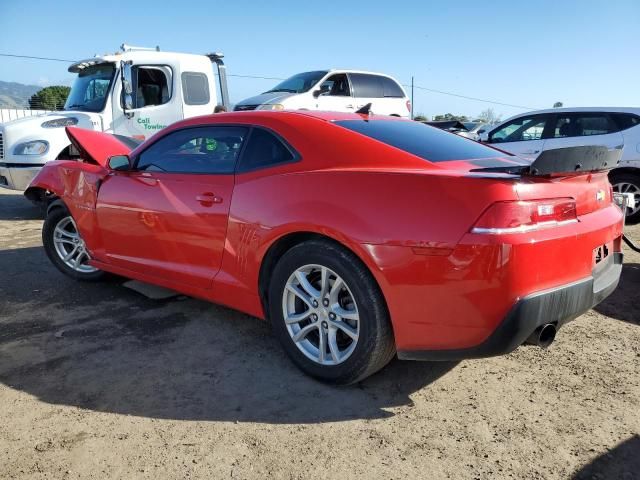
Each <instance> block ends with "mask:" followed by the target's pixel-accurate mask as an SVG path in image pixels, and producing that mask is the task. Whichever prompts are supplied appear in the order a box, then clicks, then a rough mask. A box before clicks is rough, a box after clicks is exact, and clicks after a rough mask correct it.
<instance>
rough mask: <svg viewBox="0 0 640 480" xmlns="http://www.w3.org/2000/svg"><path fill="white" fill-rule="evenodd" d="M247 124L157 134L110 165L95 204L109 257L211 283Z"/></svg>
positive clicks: (185, 280) (172, 277)
mask: <svg viewBox="0 0 640 480" xmlns="http://www.w3.org/2000/svg"><path fill="white" fill-rule="evenodd" d="M247 131H248V129H247V128H245V127H232V126H198V127H187V128H183V129H181V130H176V131H174V132H171V133H169V134H168V135H166V136H164V137H162V138H160V139H159V140H158V141H156V142H154V143H153V144H151V145H150V146H149V147H148V148H147V149H145V150H143V151H142V152H141V153H139V154H138V155H137V157H136V158H135V159H133V162H134V167H133V169H132V170H131V171H125V172H119V171H116V172H113V174H112V175H110V176H109V177H108V178H107V179H106V180H105V181H104V183H103V184H102V186H101V188H100V191H99V194H98V200H97V204H96V216H97V222H98V226H99V229H100V232H101V234H102V242H103V246H104V257H105V260H106V261H108V262H109V263H111V264H113V265H115V266H117V267H121V268H125V269H127V270H131V271H134V272H139V273H143V274H147V275H153V276H156V277H158V278H161V279H165V280H168V281H171V282H174V283H179V284H184V285H190V286H194V287H199V288H209V287H210V285H211V281H212V279H213V278H214V276H215V274H216V273H217V272H218V270H219V269H220V264H221V262H222V253H223V250H224V243H225V238H226V231H227V223H228V214H229V205H230V202H231V195H232V193H233V187H234V169H235V163H236V160H237V157H238V153H239V151H240V148H241V146H242V144H243V142H244V139H245V137H246V135H247Z"/></svg>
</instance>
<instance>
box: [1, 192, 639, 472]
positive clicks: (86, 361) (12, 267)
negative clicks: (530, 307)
mask: <svg viewBox="0 0 640 480" xmlns="http://www.w3.org/2000/svg"><path fill="white" fill-rule="evenodd" d="M41 226H42V221H41V220H40V219H38V215H37V211H36V209H34V208H32V207H31V206H30V205H29V203H28V202H26V200H24V199H23V198H22V196H21V195H19V194H15V193H9V192H5V191H3V190H2V189H0V272H1V273H0V478H2V479H7V478H55V479H62V478H123V479H124V478H126V479H131V478H150V479H158V478H231V477H232V478H265V477H273V478H285V479H288V478H295V479H297V478H340V479H345V478H371V479H373V478H375V479H378V478H380V479H382V478H398V479H400V478H434V479H435V478H452V479H476V478H479V479H496V478H497V479H501V478H518V479H521V478H526V479H555V478H562V479H565V478H577V479H578V478H585V479H625V480H628V479H636V478H640V377H639V375H638V373H639V372H640V294H639V292H640V255H638V254H634V253H632V252H630V251H628V250H627V251H626V258H625V260H626V262H625V263H626V264H625V267H624V270H623V278H622V282H621V285H620V286H619V287H618V290H617V291H616V292H615V293H614V294H613V295H612V296H611V297H610V298H609V299H608V300H606V301H605V302H604V303H603V304H601V305H600V306H598V307H597V309H596V311H590V312H588V313H587V314H585V315H583V316H582V317H580V318H579V319H578V320H576V321H575V322H573V323H571V324H570V325H568V326H567V327H565V328H563V329H562V330H561V331H560V333H559V335H558V339H557V341H556V342H555V343H554V344H553V346H552V347H551V348H550V349H549V350H546V351H542V350H540V349H538V348H536V347H523V348H520V349H519V350H517V351H516V352H514V353H512V354H510V355H507V356H505V357H500V358H491V359H486V360H475V361H465V362H460V363H432V364H427V363H412V362H399V361H394V362H392V363H391V364H390V365H389V366H388V367H387V368H386V369H384V370H383V371H382V372H380V373H378V374H377V375H375V376H374V377H372V378H370V379H368V380H366V381H365V382H363V383H361V384H359V385H356V386H352V387H346V388H333V387H329V386H326V385H323V384H320V383H317V382H315V381H313V380H311V379H309V378H307V377H305V376H304V375H302V374H301V373H299V371H298V370H297V369H296V368H295V367H293V366H292V364H291V363H290V362H289V360H288V359H287V358H286V357H285V355H284V353H283V352H282V351H281V350H280V347H279V346H278V345H277V343H276V341H275V339H274V338H272V336H271V334H270V331H269V327H268V326H267V324H266V323H264V322H261V321H258V320H256V319H254V318H251V317H248V316H246V315H243V314H240V313H237V312H234V311H232V310H228V309H225V308H222V307H219V306H216V305H211V304H207V303H204V302H201V301H197V300H192V299H185V298H180V297H178V298H174V299H171V300H163V301H153V300H150V299H148V298H146V297H143V296H142V295H140V294H137V293H135V292H133V291H131V290H129V289H127V288H124V287H123V286H122V285H121V282H118V281H111V282H109V283H103V284H81V283H76V282H74V281H72V280H71V279H68V278H66V277H64V276H63V275H62V274H60V273H58V272H57V271H56V270H55V269H54V267H53V266H51V265H50V263H49V261H48V259H47V258H46V256H45V253H44V251H43V249H42V245H41V240H40V228H41ZM627 233H629V235H630V236H631V237H632V238H634V239H635V240H636V241H640V226H638V227H631V228H628V229H627Z"/></svg>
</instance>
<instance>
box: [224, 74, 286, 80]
mask: <svg viewBox="0 0 640 480" xmlns="http://www.w3.org/2000/svg"><path fill="white" fill-rule="evenodd" d="M227 77H239V78H257V79H259V80H286V78H280V77H260V76H257V75H238V74H234V73H227Z"/></svg>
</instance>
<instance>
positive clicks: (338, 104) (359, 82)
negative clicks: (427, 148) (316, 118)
mask: <svg viewBox="0 0 640 480" xmlns="http://www.w3.org/2000/svg"><path fill="white" fill-rule="evenodd" d="M368 103H371V104H372V106H371V112H372V113H375V114H376V115H393V116H397V117H409V115H410V112H411V102H410V100H409V98H408V97H407V94H406V93H405V91H404V89H403V88H402V86H401V85H400V83H399V82H398V81H397V80H395V79H394V78H393V77H390V76H388V75H384V74H382V73H372V72H361V71H355V70H317V71H313V72H304V73H298V74H296V75H294V76H292V77H290V78H288V79H287V80H284V81H283V82H281V83H279V84H278V85H276V86H275V87H273V88H272V89H271V90H268V91H266V92H264V93H262V94H260V95H257V96H255V97H251V98H247V99H245V100H242V101H241V102H239V103H237V104H236V106H235V108H234V110H236V111H246V110H325V111H332V112H355V111H356V110H358V109H360V108H362V107H364V106H365V105H367V104H368Z"/></svg>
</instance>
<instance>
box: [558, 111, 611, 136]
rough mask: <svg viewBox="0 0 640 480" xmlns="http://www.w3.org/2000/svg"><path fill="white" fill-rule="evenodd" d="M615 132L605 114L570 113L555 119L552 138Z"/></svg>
mask: <svg viewBox="0 0 640 480" xmlns="http://www.w3.org/2000/svg"><path fill="white" fill-rule="evenodd" d="M617 130H618V128H617V127H616V125H615V124H614V123H613V121H612V120H610V118H609V115H607V114H606V113H570V114H564V115H558V116H557V117H556V120H555V126H554V130H553V138H564V137H584V136H589V135H606V134H608V133H613V132H615V131H617Z"/></svg>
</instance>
